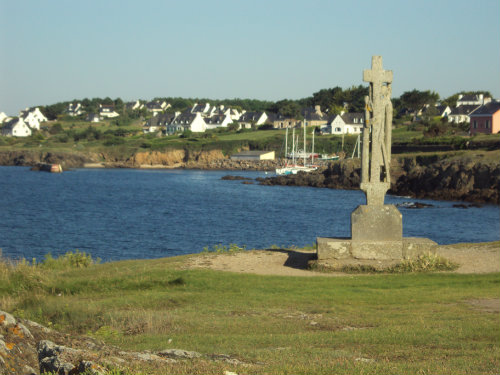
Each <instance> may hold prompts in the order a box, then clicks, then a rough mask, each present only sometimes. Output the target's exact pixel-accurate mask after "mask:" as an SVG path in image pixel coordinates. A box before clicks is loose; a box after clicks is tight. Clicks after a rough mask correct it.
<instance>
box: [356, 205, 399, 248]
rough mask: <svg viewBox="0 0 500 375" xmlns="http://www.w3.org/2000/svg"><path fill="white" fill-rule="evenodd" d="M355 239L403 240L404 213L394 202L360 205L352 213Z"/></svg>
mask: <svg viewBox="0 0 500 375" xmlns="http://www.w3.org/2000/svg"><path fill="white" fill-rule="evenodd" d="M351 238H352V240H353V241H401V239H402V238H403V215H401V212H399V210H398V209H397V208H396V206H394V205H392V204H390V205H389V204H385V205H381V206H370V205H360V206H358V207H357V208H356V209H355V210H354V211H353V212H352V213H351Z"/></svg>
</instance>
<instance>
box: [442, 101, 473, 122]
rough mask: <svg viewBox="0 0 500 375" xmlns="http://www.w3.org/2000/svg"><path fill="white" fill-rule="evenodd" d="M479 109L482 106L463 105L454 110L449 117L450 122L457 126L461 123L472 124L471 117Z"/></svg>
mask: <svg viewBox="0 0 500 375" xmlns="http://www.w3.org/2000/svg"><path fill="white" fill-rule="evenodd" d="M479 107H480V106H479V105H477V104H474V105H468V104H462V105H460V106H458V107H456V108H453V109H452V110H451V112H450V114H449V115H448V122H453V123H455V124H458V123H461V122H470V117H469V115H470V114H471V113H472V112H474V111H475V110H476V109H477V108H479Z"/></svg>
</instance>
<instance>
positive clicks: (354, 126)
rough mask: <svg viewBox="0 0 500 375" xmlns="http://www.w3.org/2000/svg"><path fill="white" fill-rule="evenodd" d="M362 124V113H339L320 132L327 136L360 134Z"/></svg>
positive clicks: (363, 119)
mask: <svg viewBox="0 0 500 375" xmlns="http://www.w3.org/2000/svg"><path fill="white" fill-rule="evenodd" d="M364 122H365V116H364V114H363V113H341V114H340V115H336V116H334V117H333V118H332V119H331V121H329V122H328V124H327V125H326V126H324V127H323V128H322V130H323V132H326V133H329V134H361V132H362V131H363V126H364Z"/></svg>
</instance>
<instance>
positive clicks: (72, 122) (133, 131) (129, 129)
mask: <svg viewBox="0 0 500 375" xmlns="http://www.w3.org/2000/svg"><path fill="white" fill-rule="evenodd" d="M59 123H60V124H61V125H62V127H63V129H64V131H72V132H77V133H81V132H84V131H85V130H86V129H87V128H88V127H89V126H91V127H92V128H93V129H97V130H98V131H99V132H101V137H100V139H97V140H96V139H80V140H78V141H77V142H75V141H74V140H73V138H72V137H71V136H70V137H69V138H68V137H66V141H65V142H62V141H61V139H62V138H64V134H63V133H59V134H55V135H50V134H49V133H48V132H45V133H44V137H42V139H40V137H39V135H38V136H37V135H35V136H33V137H29V138H6V137H0V151H7V150H37V151H51V152H74V151H78V152H92V153H104V154H107V155H112V156H113V157H114V158H117V159H118V160H120V159H122V160H126V159H127V158H128V157H130V155H132V154H133V153H135V152H137V151H149V150H158V151H161V150H165V149H170V148H190V149H198V150H199V149H220V150H222V151H223V152H224V153H225V154H231V153H234V152H235V151H236V150H238V149H240V148H242V147H250V148H251V149H262V150H275V151H276V152H277V153H280V152H281V151H282V148H283V140H284V136H285V130H260V131H248V132H242V133H234V132H211V133H210V132H209V133H205V134H198V135H196V134H194V135H192V136H190V137H189V138H180V137H179V136H169V137H160V138H158V137H155V136H154V135H144V134H142V125H141V121H140V120H134V121H133V122H131V123H130V125H127V126H120V127H118V126H117V125H115V124H114V122H113V120H106V121H102V122H100V123H95V124H94V123H93V124H92V125H90V124H89V123H88V122H85V121H81V120H76V119H69V120H68V119H67V120H66V121H59ZM52 124H53V123H48V124H47V125H45V126H47V127H49V128H50V127H51V126H52ZM116 131H125V132H126V133H127V136H125V137H123V136H116V135H113V134H116V133H115V132H116ZM106 132H108V133H109V132H111V134H106ZM299 133H300V132H299ZM290 137H291V136H290ZM299 138H300V141H301V140H302V136H301V134H300V136H299ZM356 138H357V136H355V135H353V136H345V137H344V139H343V140H342V137H341V136H330V135H323V136H318V137H316V139H315V150H316V151H317V152H319V153H330V154H331V153H335V152H339V151H341V150H342V143H344V151H346V153H347V155H349V156H350V155H351V154H352V150H353V147H354V144H355V142H356ZM499 138H500V134H498V135H489V136H488V135H479V136H476V137H474V138H472V139H471V141H472V142H478V141H479V142H485V141H486V142H488V141H489V142H491V141H495V140H498V139H499ZM461 139H462V138H461V137H452V136H448V137H440V138H423V132H422V130H418V129H415V130H408V127H407V126H400V127H397V128H396V129H394V131H393V143H395V144H396V143H398V144H406V143H412V142H415V140H416V142H419V141H420V142H421V141H425V142H427V143H429V142H430V143H434V142H437V144H440V143H443V144H449V143H450V142H451V143H457V142H460V141H461ZM464 139H465V138H464ZM466 140H469V138H466V139H465V141H466ZM465 141H464V142H465ZM308 144H309V146H310V145H311V135H310V134H308Z"/></svg>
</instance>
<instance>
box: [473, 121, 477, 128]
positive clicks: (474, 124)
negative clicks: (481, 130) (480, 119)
mask: <svg viewBox="0 0 500 375" xmlns="http://www.w3.org/2000/svg"><path fill="white" fill-rule="evenodd" d="M472 126H473V128H474V129H477V121H476V120H474V123H473V124H472Z"/></svg>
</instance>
